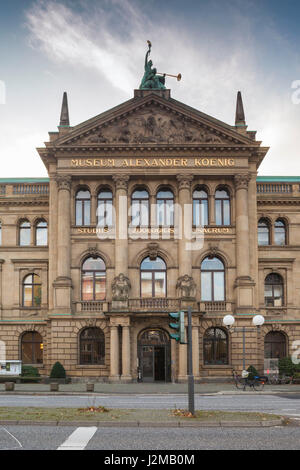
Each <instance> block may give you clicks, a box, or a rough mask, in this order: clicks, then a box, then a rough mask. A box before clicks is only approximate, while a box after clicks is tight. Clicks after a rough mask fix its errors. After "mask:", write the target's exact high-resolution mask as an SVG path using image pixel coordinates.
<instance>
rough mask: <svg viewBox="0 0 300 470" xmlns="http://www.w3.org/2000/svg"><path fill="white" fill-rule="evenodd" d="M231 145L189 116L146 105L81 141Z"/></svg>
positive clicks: (94, 131) (83, 142) (85, 142)
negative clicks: (144, 107)
mask: <svg viewBox="0 0 300 470" xmlns="http://www.w3.org/2000/svg"><path fill="white" fill-rule="evenodd" d="M194 142H195V143H203V144H214V143H215V144H220V143H226V142H227V143H228V141H227V139H226V138H224V137H222V138H221V136H219V135H217V132H216V133H214V131H211V130H208V129H206V128H204V127H203V126H201V125H197V124H195V123H194V122H192V121H191V120H190V119H189V118H187V117H186V116H180V115H177V116H175V115H174V114H173V113H170V111H168V110H164V109H161V108H158V107H157V106H155V105H150V106H147V107H146V109H140V110H137V111H136V112H134V113H132V114H130V115H129V116H128V115H127V116H126V117H124V118H123V119H120V120H118V121H114V122H112V123H111V125H106V126H103V127H102V128H100V129H99V127H98V128H97V129H95V130H92V131H91V132H90V134H89V135H88V136H86V137H83V138H82V139H81V140H80V143H82V144H88V143H97V144H114V143H120V144H122V143H123V144H129V143H131V144H146V143H165V144H182V143H194Z"/></svg>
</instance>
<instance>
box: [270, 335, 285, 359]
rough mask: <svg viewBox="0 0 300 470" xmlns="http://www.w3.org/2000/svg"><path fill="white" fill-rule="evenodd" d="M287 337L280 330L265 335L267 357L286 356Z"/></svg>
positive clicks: (277, 357) (279, 357)
mask: <svg viewBox="0 0 300 470" xmlns="http://www.w3.org/2000/svg"><path fill="white" fill-rule="evenodd" d="M286 349H287V348H286V337H285V335H284V334H283V333H281V332H280V331H270V332H269V333H267V334H266V336H265V359H281V358H283V357H286Z"/></svg>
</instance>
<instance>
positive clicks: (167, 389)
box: [0, 382, 300, 395]
mask: <svg viewBox="0 0 300 470" xmlns="http://www.w3.org/2000/svg"><path fill="white" fill-rule="evenodd" d="M187 391H188V385H187V384H172V383H132V384H112V383H100V382H99V383H95V387H94V393H97V394H104V395H106V394H126V395H130V394H185V393H187ZM246 392H247V393H264V394H275V393H296V394H298V393H299V394H300V385H293V384H288V385H265V387H264V390H263V391H262V392H253V391H252V390H251V389H250V388H249V387H247V389H246ZM246 392H243V391H242V390H237V389H236V387H235V385H234V384H233V383H232V384H231V383H201V384H195V393H197V394H215V393H218V394H221V393H224V394H237V393H239V394H245V393H246ZM0 393H1V394H3V393H7V394H10V395H12V394H15V393H16V394H47V393H51V394H54V393H56V394H57V393H59V394H64V395H68V394H72V395H73V394H76V395H78V394H82V393H91V392H87V391H86V384H85V383H75V384H64V385H62V384H60V385H59V392H50V385H49V384H35V383H31V384H15V390H14V392H6V391H5V385H4V383H0Z"/></svg>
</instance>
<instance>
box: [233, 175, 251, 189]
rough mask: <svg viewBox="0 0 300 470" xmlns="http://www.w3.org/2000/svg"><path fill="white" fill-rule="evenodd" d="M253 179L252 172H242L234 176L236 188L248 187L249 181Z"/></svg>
mask: <svg viewBox="0 0 300 470" xmlns="http://www.w3.org/2000/svg"><path fill="white" fill-rule="evenodd" d="M250 180H251V175H250V173H241V174H239V175H235V176H234V184H235V189H248V184H249V181H250Z"/></svg>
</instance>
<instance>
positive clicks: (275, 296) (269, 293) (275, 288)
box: [265, 273, 284, 307]
mask: <svg viewBox="0 0 300 470" xmlns="http://www.w3.org/2000/svg"><path fill="white" fill-rule="evenodd" d="M265 305H266V307H282V306H283V305H284V296H283V279H282V277H281V276H280V275H279V274H276V273H272V274H268V276H267V277H266V279H265Z"/></svg>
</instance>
